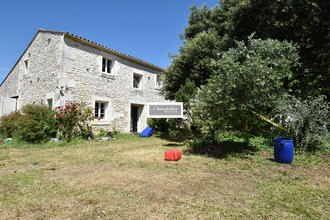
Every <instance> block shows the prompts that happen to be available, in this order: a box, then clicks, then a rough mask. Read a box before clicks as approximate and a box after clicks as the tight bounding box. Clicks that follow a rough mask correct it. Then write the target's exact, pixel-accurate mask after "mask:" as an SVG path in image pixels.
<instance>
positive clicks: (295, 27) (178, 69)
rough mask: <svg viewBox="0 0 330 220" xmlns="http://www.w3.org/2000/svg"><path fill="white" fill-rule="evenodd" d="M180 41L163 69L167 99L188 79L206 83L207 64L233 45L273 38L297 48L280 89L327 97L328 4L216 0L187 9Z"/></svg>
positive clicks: (209, 67)
mask: <svg viewBox="0 0 330 220" xmlns="http://www.w3.org/2000/svg"><path fill="white" fill-rule="evenodd" d="M188 24H189V26H188V27H187V28H186V29H185V32H184V34H183V35H182V36H181V37H182V39H183V40H184V41H185V43H184V46H183V47H181V48H180V50H179V54H178V55H174V56H173V57H172V58H173V63H172V65H170V66H169V68H168V74H167V77H166V81H167V82H168V84H167V86H166V87H165V90H166V94H167V96H168V98H174V97H175V93H176V92H177V91H178V90H179V89H180V85H181V84H184V82H185V79H186V78H189V79H191V80H193V81H194V82H195V84H196V86H197V87H200V86H201V85H203V84H205V83H206V80H207V79H208V78H209V76H210V73H211V72H212V69H213V66H212V64H210V62H209V61H210V59H214V58H220V57H219V54H220V53H219V52H222V51H226V50H228V49H229V48H232V47H235V40H239V41H242V40H243V41H245V42H246V41H247V39H248V38H247V37H248V36H250V35H251V34H252V33H255V35H254V37H255V38H260V39H268V38H271V39H277V40H280V41H284V40H286V41H289V42H293V43H294V44H296V45H298V48H299V51H298V53H299V56H300V63H301V65H300V66H296V67H295V68H293V69H292V70H293V75H292V76H291V77H290V78H286V79H285V80H283V87H284V88H285V89H288V90H291V91H292V93H293V94H295V95H297V96H301V97H307V96H310V95H311V96H317V95H319V94H324V95H327V96H328V98H329V93H330V90H329V83H330V74H329V62H330V2H329V1H325V0H221V1H220V4H219V5H216V6H215V7H213V8H207V6H206V5H203V6H202V7H201V8H197V7H196V6H192V7H191V14H190V16H189V18H188Z"/></svg>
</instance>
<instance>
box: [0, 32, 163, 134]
mask: <svg viewBox="0 0 330 220" xmlns="http://www.w3.org/2000/svg"><path fill="white" fill-rule="evenodd" d="M104 60H107V61H106V62H109V63H111V65H109V66H106V67H105V65H104V63H103V62H105V61H104ZM103 68H107V70H106V71H104V69H103ZM108 69H109V70H108ZM161 74H163V69H162V68H160V67H157V66H155V65H152V64H150V63H147V62H145V61H142V60H139V59H137V58H134V57H131V56H129V55H126V54H123V53H120V52H117V51H114V50H112V49H109V48H106V47H103V46H101V45H99V44H96V43H94V42H91V41H88V40H86V39H83V38H80V37H78V36H75V35H72V34H69V33H64V32H55V31H46V30H42V29H40V30H39V31H38V32H37V34H36V36H35V37H34V39H33V40H32V41H31V43H30V44H29V46H28V47H27V49H26V50H25V52H24V53H23V55H22V56H21V57H20V59H19V60H18V62H17V63H16V65H15V66H14V68H13V69H12V70H11V72H10V73H9V74H8V76H7V77H6V79H5V80H4V81H3V82H2V84H1V86H0V97H10V98H16V99H17V108H18V109H19V108H21V107H22V106H24V105H25V104H29V103H43V104H49V105H52V106H53V107H55V106H60V105H64V104H65V103H67V102H71V101H77V102H86V103H87V104H88V105H90V106H92V107H96V105H98V103H104V104H102V109H103V110H102V111H104V113H103V112H102V118H101V120H95V121H93V122H91V124H92V125H93V127H94V128H96V129H97V128H103V129H106V130H114V129H116V130H119V131H121V132H125V133H128V132H131V131H137V132H141V131H142V130H143V129H144V128H145V127H146V126H147V124H146V106H147V105H146V104H147V102H162V101H165V99H164V97H163V96H162V95H161V94H160V90H159V87H158V85H157V77H159V76H160V75H161ZM134 76H135V77H136V79H137V82H138V86H137V85H136V84H135V87H137V88H134V86H133V81H134ZM0 105H1V103H0ZM104 106H105V107H104ZM0 107H1V106H0ZM0 109H2V108H0ZM0 111H1V110H0ZM96 114H97V112H96ZM99 114H101V113H100V112H99ZM0 115H1V112H0Z"/></svg>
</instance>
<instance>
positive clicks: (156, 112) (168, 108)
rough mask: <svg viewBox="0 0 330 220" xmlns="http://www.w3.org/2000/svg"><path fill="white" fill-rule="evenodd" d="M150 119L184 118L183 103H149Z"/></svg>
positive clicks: (148, 113)
mask: <svg viewBox="0 0 330 220" xmlns="http://www.w3.org/2000/svg"><path fill="white" fill-rule="evenodd" d="M147 117H148V118H183V103H182V102H148V103H147Z"/></svg>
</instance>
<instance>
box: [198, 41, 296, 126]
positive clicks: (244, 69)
mask: <svg viewBox="0 0 330 220" xmlns="http://www.w3.org/2000/svg"><path fill="white" fill-rule="evenodd" d="M236 43H237V46H236V47H235V48H231V49H230V50H229V51H226V52H223V53H222V56H221V59H218V60H216V59H213V60H212V61H211V62H212V63H213V66H214V67H216V68H215V69H214V74H212V75H211V77H210V79H209V80H208V82H207V84H205V85H204V86H202V87H201V90H200V91H199V93H198V96H197V100H198V101H197V102H196V103H195V106H196V109H195V113H196V114H198V117H199V118H200V119H201V120H203V121H205V123H206V124H208V125H210V126H211V128H212V130H213V131H216V130H217V129H220V128H223V127H225V126H232V127H235V128H236V129H240V128H244V126H245V124H246V121H247V120H249V115H250V114H249V110H250V109H255V110H257V111H258V112H259V113H268V112H270V110H271V109H273V108H274V106H275V105H276V102H277V101H278V100H280V99H281V97H282V96H283V94H285V91H284V89H283V86H282V80H283V78H285V77H290V76H291V75H292V72H291V66H292V65H293V64H295V63H297V60H298V54H297V51H296V48H295V47H294V46H293V45H292V44H291V43H289V42H286V41H284V42H279V41H277V40H272V39H268V40H260V39H252V38H251V37H250V38H249V39H248V43H244V42H243V41H239V42H236Z"/></svg>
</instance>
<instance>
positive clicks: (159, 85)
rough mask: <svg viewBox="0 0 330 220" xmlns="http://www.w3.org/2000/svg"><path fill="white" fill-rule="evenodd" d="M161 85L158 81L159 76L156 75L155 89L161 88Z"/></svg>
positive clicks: (159, 80)
mask: <svg viewBox="0 0 330 220" xmlns="http://www.w3.org/2000/svg"><path fill="white" fill-rule="evenodd" d="M162 84H163V82H162V81H161V79H160V76H159V75H156V87H157V88H158V87H161V86H162Z"/></svg>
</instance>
